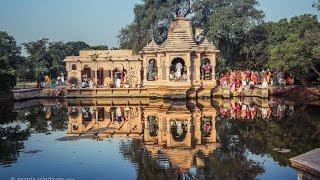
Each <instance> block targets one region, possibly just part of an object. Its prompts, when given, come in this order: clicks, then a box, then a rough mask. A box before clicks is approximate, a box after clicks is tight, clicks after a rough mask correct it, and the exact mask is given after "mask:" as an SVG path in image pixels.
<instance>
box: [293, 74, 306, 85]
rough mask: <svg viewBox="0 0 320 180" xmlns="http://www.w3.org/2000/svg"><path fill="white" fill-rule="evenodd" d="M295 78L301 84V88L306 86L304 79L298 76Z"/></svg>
mask: <svg viewBox="0 0 320 180" xmlns="http://www.w3.org/2000/svg"><path fill="white" fill-rule="evenodd" d="M296 78H297V79H298V80H299V81H300V83H301V84H302V85H303V86H306V85H307V81H306V79H305V78H303V77H299V76H296Z"/></svg>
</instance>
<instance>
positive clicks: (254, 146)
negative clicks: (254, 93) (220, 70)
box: [0, 98, 320, 180]
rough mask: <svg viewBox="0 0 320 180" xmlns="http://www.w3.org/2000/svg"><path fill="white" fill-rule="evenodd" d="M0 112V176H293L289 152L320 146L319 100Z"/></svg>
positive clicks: (68, 105)
mask: <svg viewBox="0 0 320 180" xmlns="http://www.w3.org/2000/svg"><path fill="white" fill-rule="evenodd" d="M0 110H1V112H0V113H1V114H0V124H1V125H0V142H1V143H0V179H12V180H15V179H19V178H39V179H41V178H42V179H45V178H47V179H49V178H51V179H54V178H57V179H58V178H61V179H64V180H65V179H70V180H72V179H76V180H78V179H296V170H295V169H294V168H292V167H291V166H290V162H289V158H291V157H293V156H296V155H299V154H301V153H304V152H307V151H309V150H312V149H314V148H317V147H319V146H320V107H319V106H312V105H300V104H295V103H293V102H290V101H287V100H282V99H274V98H272V99H271V100H262V99H257V98H245V99H229V100H226V99H224V100H223V99H215V100H197V101H187V102H185V101H165V100H149V99H139V100H137V99H127V100H126V99H118V100H117V99H111V100H110V99H76V100H68V101H56V100H52V101H48V100H32V101H28V102H22V103H15V104H14V105H12V106H10V105H7V106H5V107H4V106H3V107H2V108H1V109H0Z"/></svg>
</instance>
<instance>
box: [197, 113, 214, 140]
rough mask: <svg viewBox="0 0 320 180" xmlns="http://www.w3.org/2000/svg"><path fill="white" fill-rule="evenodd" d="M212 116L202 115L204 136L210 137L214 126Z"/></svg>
mask: <svg viewBox="0 0 320 180" xmlns="http://www.w3.org/2000/svg"><path fill="white" fill-rule="evenodd" d="M212 126H213V125H212V117H211V116H203V117H201V128H200V129H201V134H202V136H203V137H210V136H211V131H212V129H213V127H212Z"/></svg>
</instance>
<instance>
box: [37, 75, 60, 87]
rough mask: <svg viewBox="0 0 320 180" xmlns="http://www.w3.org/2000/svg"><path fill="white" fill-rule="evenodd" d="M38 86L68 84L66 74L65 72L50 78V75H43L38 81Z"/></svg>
mask: <svg viewBox="0 0 320 180" xmlns="http://www.w3.org/2000/svg"><path fill="white" fill-rule="evenodd" d="M36 82H37V88H55V87H58V86H66V81H65V76H64V74H63V73H61V74H60V75H58V77H57V78H52V79H51V78H50V77H49V76H48V75H45V76H41V77H40V78H39V79H38V80H37V81H36Z"/></svg>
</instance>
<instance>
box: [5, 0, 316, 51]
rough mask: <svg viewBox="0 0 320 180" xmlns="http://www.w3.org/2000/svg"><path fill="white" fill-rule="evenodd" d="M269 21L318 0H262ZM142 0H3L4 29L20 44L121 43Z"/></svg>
mask: <svg viewBox="0 0 320 180" xmlns="http://www.w3.org/2000/svg"><path fill="white" fill-rule="evenodd" d="M259 1H260V6H259V7H258V9H261V10H263V11H264V12H265V15H266V20H267V21H277V20H279V19H281V18H284V17H287V18H290V17H292V16H295V15H300V14H304V13H310V14H317V11H316V10H315V9H314V8H312V3H313V2H314V1H316V0H259ZM140 2H141V0H0V31H7V32H8V33H9V34H10V35H12V36H14V37H15V39H16V41H17V42H18V44H21V43H23V42H28V41H34V40H38V39H41V38H44V37H45V38H48V39H50V40H51V41H64V42H67V41H84V42H86V43H88V44H89V45H108V46H109V47H117V46H118V38H117V35H118V32H119V30H120V29H121V28H122V27H125V26H126V25H128V24H129V23H130V22H132V20H133V8H134V5H135V4H137V3H140Z"/></svg>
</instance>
